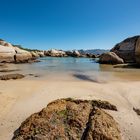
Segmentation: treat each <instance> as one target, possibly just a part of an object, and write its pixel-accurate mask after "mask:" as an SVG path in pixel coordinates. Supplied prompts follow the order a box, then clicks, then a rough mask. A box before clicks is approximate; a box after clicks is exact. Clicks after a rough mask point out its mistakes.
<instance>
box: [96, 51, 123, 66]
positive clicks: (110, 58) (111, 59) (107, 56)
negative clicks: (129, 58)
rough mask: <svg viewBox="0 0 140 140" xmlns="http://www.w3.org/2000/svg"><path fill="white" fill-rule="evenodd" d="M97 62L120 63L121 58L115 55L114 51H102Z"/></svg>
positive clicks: (121, 61)
mask: <svg viewBox="0 0 140 140" xmlns="http://www.w3.org/2000/svg"><path fill="white" fill-rule="evenodd" d="M99 63H102V64H122V63H124V61H123V59H122V58H120V57H119V56H117V55H116V54H115V53H114V52H107V53H103V54H102V55H101V56H100V58H99Z"/></svg>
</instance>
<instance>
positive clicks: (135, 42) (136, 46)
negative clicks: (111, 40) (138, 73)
mask: <svg viewBox="0 0 140 140" xmlns="http://www.w3.org/2000/svg"><path fill="white" fill-rule="evenodd" d="M111 52H114V53H116V54H117V55H118V56H119V57H120V58H122V59H123V60H124V62H125V63H138V64H140V36H134V37H131V38H127V39H125V40H123V41H122V42H120V43H118V44H116V45H115V47H113V48H112V49H111Z"/></svg>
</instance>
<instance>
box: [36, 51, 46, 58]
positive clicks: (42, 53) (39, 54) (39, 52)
mask: <svg viewBox="0 0 140 140" xmlns="http://www.w3.org/2000/svg"><path fill="white" fill-rule="evenodd" d="M36 53H37V55H38V56H39V57H44V56H45V54H44V51H37V52H36Z"/></svg>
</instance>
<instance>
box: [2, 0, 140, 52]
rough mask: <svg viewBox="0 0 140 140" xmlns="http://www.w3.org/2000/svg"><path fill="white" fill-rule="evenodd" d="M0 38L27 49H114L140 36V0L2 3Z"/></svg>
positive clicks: (19, 0)
mask: <svg viewBox="0 0 140 140" xmlns="http://www.w3.org/2000/svg"><path fill="white" fill-rule="evenodd" d="M0 4H1V8H0V38H2V39H4V40H7V41H9V42H11V43H13V44H21V45H22V46H23V47H26V48H37V49H50V48H57V49H65V50H69V49H95V48H104V49H108V48H112V47H113V46H114V45H115V44H116V43H117V42H120V41H121V40H123V39H125V38H127V37H130V36H134V35H138V34H140V0H1V3H0Z"/></svg>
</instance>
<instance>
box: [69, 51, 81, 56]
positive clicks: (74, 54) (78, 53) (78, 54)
mask: <svg viewBox="0 0 140 140" xmlns="http://www.w3.org/2000/svg"><path fill="white" fill-rule="evenodd" d="M66 54H67V55H68V56H71V57H81V56H82V55H81V54H80V52H79V51H77V50H74V51H66Z"/></svg>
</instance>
